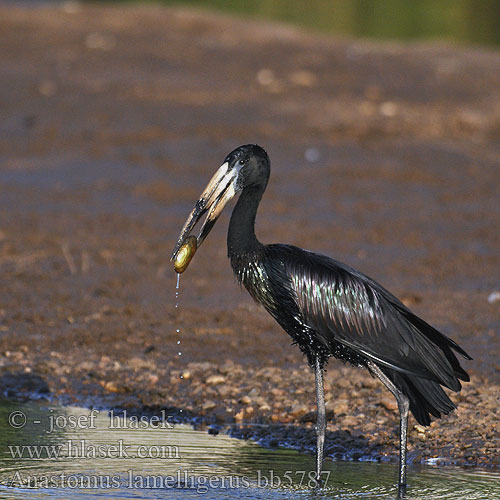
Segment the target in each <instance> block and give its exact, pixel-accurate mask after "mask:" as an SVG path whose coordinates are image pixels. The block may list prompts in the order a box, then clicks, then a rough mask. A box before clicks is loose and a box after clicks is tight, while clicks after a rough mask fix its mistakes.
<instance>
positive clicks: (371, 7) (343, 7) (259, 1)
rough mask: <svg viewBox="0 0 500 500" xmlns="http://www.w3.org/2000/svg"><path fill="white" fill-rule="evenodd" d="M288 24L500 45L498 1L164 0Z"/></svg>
mask: <svg viewBox="0 0 500 500" xmlns="http://www.w3.org/2000/svg"><path fill="white" fill-rule="evenodd" d="M164 1H165V3H184V4H197V5H202V6H204V7H206V6H207V5H210V6H213V7H216V8H219V9H221V10H230V11H233V12H238V13H245V14H250V15H253V16H257V17H262V18H267V19H276V20H281V21H287V22H291V23H294V24H298V25H301V26H306V27H308V28H313V29H317V30H321V31H325V32H330V33H338V34H343V35H351V36H360V37H371V38H385V39H387V38H396V39H403V40H406V39H422V38H436V39H448V40H455V41H461V42H472V43H486V44H500V30H499V29H498V26H499V25H500V2H498V1H497V0H441V1H439V2H436V1H435V0H420V1H418V2H413V1H411V0H378V1H377V2H373V1H372V0H335V2H332V1H331V0H315V1H314V2H311V1H309V0H294V1H290V0H253V1H252V2H248V1H247V0H232V1H231V2H228V1H227V0H184V1H182V2H179V1H178V0H164Z"/></svg>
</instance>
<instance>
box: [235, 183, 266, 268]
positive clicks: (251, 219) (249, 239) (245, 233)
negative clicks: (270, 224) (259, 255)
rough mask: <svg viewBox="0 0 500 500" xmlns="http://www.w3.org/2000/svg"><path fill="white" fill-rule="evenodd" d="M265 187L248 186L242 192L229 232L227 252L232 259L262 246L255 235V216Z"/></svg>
mask: <svg viewBox="0 0 500 500" xmlns="http://www.w3.org/2000/svg"><path fill="white" fill-rule="evenodd" d="M264 189H265V186H255V187H250V188H249V187H247V188H245V189H244V190H243V191H242V192H241V195H240V197H239V199H238V202H237V203H236V206H235V207H234V209H233V213H232V214H231V221H230V222H229V231H228V233H227V254H228V257H229V258H231V259H232V258H233V257H237V256H239V255H243V254H248V253H252V252H254V251H256V250H258V249H259V248H260V247H262V244H261V243H260V242H259V240H257V237H256V236H255V216H256V214H257V208H258V206H259V202H260V200H261V198H262V194H263V193H264Z"/></svg>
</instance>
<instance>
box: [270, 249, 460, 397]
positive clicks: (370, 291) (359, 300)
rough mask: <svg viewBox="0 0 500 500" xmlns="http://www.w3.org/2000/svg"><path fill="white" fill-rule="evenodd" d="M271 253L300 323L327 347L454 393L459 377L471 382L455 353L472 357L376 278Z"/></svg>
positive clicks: (327, 261) (307, 256)
mask: <svg viewBox="0 0 500 500" xmlns="http://www.w3.org/2000/svg"><path fill="white" fill-rule="evenodd" d="M267 251H268V258H269V260H270V261H272V262H274V265H273V268H274V269H281V272H282V273H283V274H284V275H285V276H286V277H287V278H288V287H290V290H291V292H292V294H293V295H294V300H295V302H296V305H297V307H298V309H299V311H300V314H301V316H302V321H303V322H304V323H305V324H307V325H308V326H309V327H310V328H312V329H313V330H314V331H315V332H316V334H317V335H318V336H319V338H320V340H321V341H322V342H323V343H324V344H326V345H332V343H333V342H334V341H336V342H339V343H340V344H342V345H344V346H346V347H349V348H350V349H352V350H354V351H355V352H357V353H360V354H362V355H364V356H366V357H367V358H368V359H371V360H373V361H375V362H376V363H379V364H381V365H383V366H387V367H389V368H392V369H395V370H397V371H400V372H403V373H407V374H411V375H417V376H419V377H424V378H427V379H430V380H434V381H436V382H438V383H440V384H443V385H445V386H447V387H449V388H450V389H453V390H455V391H456V390H459V389H460V387H461V386H460V382H459V381H458V380H457V379H461V380H468V376H467V374H466V373H465V371H464V370H463V369H462V368H461V367H460V364H459V362H458V360H457V358H456V356H455V354H454V353H453V352H452V349H455V350H457V351H458V352H460V353H461V354H462V355H464V356H465V357H469V356H468V355H467V354H466V353H465V352H464V351H463V350H462V349H461V348H460V347H458V345H457V344H455V343H454V342H453V341H452V340H451V339H448V337H446V336H445V335H443V334H441V333H440V332H438V331H437V330H435V329H434V328H432V327H431V326H430V325H428V324H427V323H425V322H424V321H423V320H421V319H420V318H418V317H417V316H415V315H414V314H413V313H412V312H411V311H410V310H409V309H408V308H406V306H404V304H402V303H401V302H400V301H399V300H398V299H397V298H396V297H394V296H393V295H392V294H391V293H390V292H388V291H387V290H386V289H385V288H383V287H382V286H381V285H379V284H378V283H376V282H375V281H373V280H372V279H370V278H368V277H367V276H365V275H363V274H362V273H360V272H359V271H356V270H354V269H352V268H350V267H349V266H346V265H345V264H342V263H340V262H337V261H335V260H333V259H331V258H329V257H326V256H324V255H319V254H315V253H312V252H308V251H306V250H302V249H300V248H297V247H293V246H290V245H268V246H267ZM285 276H282V277H281V281H282V282H284V281H285ZM469 358H470V357H469Z"/></svg>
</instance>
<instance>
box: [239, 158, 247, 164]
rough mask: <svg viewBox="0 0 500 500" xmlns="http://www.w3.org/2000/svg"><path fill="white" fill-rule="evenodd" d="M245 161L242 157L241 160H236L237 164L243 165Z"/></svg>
mask: <svg viewBox="0 0 500 500" xmlns="http://www.w3.org/2000/svg"><path fill="white" fill-rule="evenodd" d="M245 163H246V161H245V160H244V159H242V160H240V161H239V162H238V165H244V164H245Z"/></svg>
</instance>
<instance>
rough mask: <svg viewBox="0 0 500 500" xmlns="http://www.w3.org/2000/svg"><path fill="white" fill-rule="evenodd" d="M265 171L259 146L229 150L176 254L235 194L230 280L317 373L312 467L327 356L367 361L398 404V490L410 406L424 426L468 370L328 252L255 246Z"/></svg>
mask: <svg viewBox="0 0 500 500" xmlns="http://www.w3.org/2000/svg"><path fill="white" fill-rule="evenodd" d="M269 174H270V161H269V158H268V155H267V153H266V152H265V151H264V150H263V149H262V148H261V147H259V146H257V145H246V146H240V147H239V148H237V149H235V150H234V151H233V152H231V153H230V154H229V155H228V156H227V157H226V159H225V161H224V164H223V165H222V167H221V168H220V169H219V170H218V172H217V173H216V174H215V176H214V177H213V178H212V180H211V181H210V183H209V185H208V186H207V188H206V190H205V191H204V193H203V194H202V196H201V198H200V200H198V202H197V204H196V206H195V208H194V209H193V212H192V213H191V215H190V217H189V218H188V220H187V221H186V224H185V225H184V228H183V230H182V232H181V236H180V238H179V240H178V242H177V245H176V247H175V248H174V251H173V253H172V258H175V256H176V254H177V252H178V250H179V248H180V246H181V245H182V243H183V242H184V241H185V240H186V238H187V236H188V234H189V232H190V231H191V230H192V228H193V227H194V225H195V224H196V222H197V221H198V220H199V218H200V217H201V216H202V215H203V214H204V213H206V212H208V216H207V219H206V221H205V223H204V225H203V227H202V229H201V232H200V236H199V237H198V246H199V245H201V243H202V241H203V240H204V238H205V237H206V235H207V234H208V232H209V231H210V229H211V227H212V226H213V224H214V223H215V221H216V220H217V217H218V216H219V214H220V212H221V211H222V208H223V207H224V205H225V204H226V202H227V201H228V200H229V199H230V198H232V197H233V196H234V195H235V194H238V193H240V197H239V199H238V202H237V203H236V206H235V207H234V209H233V213H232V215H231V221H230V223H229V230H228V240H227V246H228V256H229V259H230V261H231V266H232V268H233V271H234V273H235V275H236V276H237V279H238V281H239V282H240V283H241V284H242V285H243V286H244V287H245V288H246V289H247V290H248V292H249V293H250V295H251V296H252V297H253V298H254V299H255V300H256V301H257V302H258V303H260V304H262V305H263V306H264V307H265V308H266V309H267V311H268V312H269V313H270V314H271V315H272V316H273V317H274V318H275V319H276V321H277V322H278V323H279V324H280V325H281V327H282V328H283V329H284V330H285V331H286V332H287V333H288V334H289V335H290V336H291V337H292V339H293V341H294V343H296V344H297V345H298V346H299V348H300V349H301V350H302V352H303V353H304V354H305V355H306V356H307V359H308V362H309V364H310V365H311V367H312V368H313V369H314V370H315V375H316V391H317V402H318V426H317V433H318V442H317V474H318V478H319V475H320V473H321V462H322V455H323V442H324V434H325V426H326V423H325V409H324V397H323V381H322V380H323V379H322V371H323V368H324V366H325V364H326V363H327V361H328V359H329V358H330V357H335V358H338V359H341V360H343V361H346V362H349V363H351V364H353V365H356V366H363V367H366V368H367V369H368V370H369V371H370V373H372V375H375V376H377V377H378V378H379V379H380V380H381V381H382V382H383V383H384V385H385V386H386V387H387V388H388V389H389V390H390V391H391V392H392V393H393V394H394V396H395V397H396V399H397V402H398V407H399V410H400V416H401V420H400V435H401V438H400V478H399V495H400V496H402V495H404V492H405V489H406V431H407V418H408V409H409V410H410V411H411V412H412V413H413V415H414V417H415V419H416V420H417V421H418V422H419V423H420V424H422V425H428V424H429V423H430V417H431V415H432V416H435V417H440V416H441V414H448V413H449V412H450V411H452V410H453V409H454V408H455V405H454V404H453V402H452V401H451V400H450V398H449V397H448V396H447V394H446V393H445V392H444V390H443V388H442V387H441V386H444V387H447V388H449V389H451V390H453V391H459V390H460V389H461V384H460V381H468V380H469V376H468V375H467V373H466V372H465V371H464V370H463V368H462V367H461V366H460V363H459V361H458V359H457V357H456V353H459V354H460V355H461V356H463V357H464V358H467V359H471V358H470V356H469V355H468V354H467V353H466V352H465V351H464V350H463V349H462V348H461V347H459V346H458V345H457V344H456V343H455V342H454V341H453V340H451V339H449V338H448V337H446V336H445V335H444V334H442V333H440V332H439V331H437V330H436V329H435V328H433V327H432V326H430V325H429V324H427V323H426V322H425V321H424V320H422V319H420V318H419V317H418V316H416V315H415V314H413V313H412V312H411V311H410V310H409V309H408V308H407V307H406V306H405V305H404V304H403V303H402V302H401V301H400V300H398V299H397V298H396V297H395V296H394V295H392V294H391V293H390V292H389V291H387V290H386V289H385V288H383V287H382V286H381V285H379V284H378V283H377V282H375V281H374V280H372V279H371V278H369V277H368V276H365V275H364V274H362V273H360V272H359V271H356V270H355V269H353V268H351V267H349V266H347V265H345V264H342V263H340V262H338V261H336V260H334V259H331V258H329V257H326V256H324V255H319V254H316V253H313V252H309V251H306V250H303V249H301V248H298V247H295V246H291V245H282V244H271V245H263V244H261V243H260V242H259V241H258V240H257V238H256V236H255V230H254V226H255V217H256V213H257V208H258V205H259V202H260V200H261V198H262V195H263V193H264V191H265V188H266V186H267V182H268V179H269Z"/></svg>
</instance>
